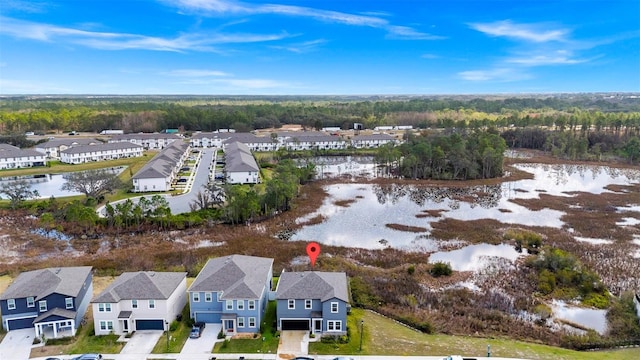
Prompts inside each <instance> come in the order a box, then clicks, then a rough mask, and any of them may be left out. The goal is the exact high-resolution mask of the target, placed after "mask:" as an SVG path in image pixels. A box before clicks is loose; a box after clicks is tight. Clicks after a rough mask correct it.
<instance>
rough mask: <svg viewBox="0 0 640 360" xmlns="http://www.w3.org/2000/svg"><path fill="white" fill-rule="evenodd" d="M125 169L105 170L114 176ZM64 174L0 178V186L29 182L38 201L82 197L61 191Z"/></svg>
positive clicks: (76, 193)
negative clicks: (51, 198)
mask: <svg viewBox="0 0 640 360" xmlns="http://www.w3.org/2000/svg"><path fill="white" fill-rule="evenodd" d="M124 169H126V166H119V167H113V168H107V169H106V170H108V171H110V172H111V173H114V174H120V173H121V172H122V171H124ZM65 175H66V174H46V175H30V176H11V177H0V185H2V184H6V183H10V182H12V181H16V180H27V181H28V182H29V184H30V185H31V186H30V190H37V191H38V194H39V195H40V196H39V197H38V198H39V199H48V198H50V197H52V196H53V197H56V198H58V197H64V196H75V195H82V193H79V192H75V191H65V190H62V186H63V185H64V184H66V183H67V180H65Z"/></svg>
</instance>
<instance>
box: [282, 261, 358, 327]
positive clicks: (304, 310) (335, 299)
mask: <svg viewBox="0 0 640 360" xmlns="http://www.w3.org/2000/svg"><path fill="white" fill-rule="evenodd" d="M276 300H277V303H278V304H277V312H276V315H277V327H278V330H307V331H311V333H313V334H322V335H344V334H346V333H347V313H348V312H349V308H350V305H349V290H348V286H347V275H346V274H345V273H343V272H319V271H305V272H283V273H282V274H281V275H280V280H278V286H277V288H276Z"/></svg>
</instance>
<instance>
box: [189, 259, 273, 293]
mask: <svg viewBox="0 0 640 360" xmlns="http://www.w3.org/2000/svg"><path fill="white" fill-rule="evenodd" d="M272 266H273V259H268V258H261V257H255V256H246V255H231V256H226V257H220V258H215V259H210V260H209V261H207V264H206V265H205V266H204V268H202V271H200V274H198V277H196V279H195V281H194V282H193V284H191V287H189V291H211V292H218V291H222V296H221V297H220V299H221V300H224V299H257V298H259V297H260V295H261V294H262V291H263V290H264V287H265V284H266V282H267V277H268V276H269V275H270V272H269V270H270V269H271V267H272ZM267 290H269V289H267Z"/></svg>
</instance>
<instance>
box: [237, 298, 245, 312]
mask: <svg viewBox="0 0 640 360" xmlns="http://www.w3.org/2000/svg"><path fill="white" fill-rule="evenodd" d="M238 310H244V300H238Z"/></svg>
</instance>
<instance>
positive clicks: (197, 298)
mask: <svg viewBox="0 0 640 360" xmlns="http://www.w3.org/2000/svg"><path fill="white" fill-rule="evenodd" d="M193 302H200V293H197V292H194V293H193Z"/></svg>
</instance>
